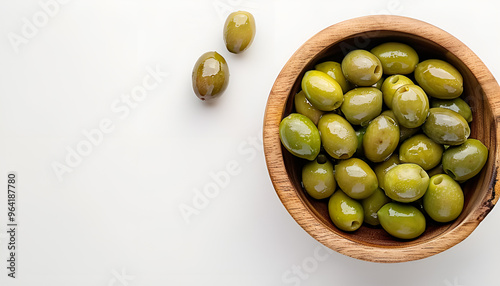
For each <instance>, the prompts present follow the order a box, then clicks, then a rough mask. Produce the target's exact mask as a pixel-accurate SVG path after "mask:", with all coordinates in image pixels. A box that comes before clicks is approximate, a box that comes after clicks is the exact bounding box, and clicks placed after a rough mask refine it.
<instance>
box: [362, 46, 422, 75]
mask: <svg viewBox="0 0 500 286" xmlns="http://www.w3.org/2000/svg"><path fill="white" fill-rule="evenodd" d="M371 52H372V53H373V54H374V55H375V56H377V58H378V59H379V60H380V62H381V63H382V67H383V68H384V73H385V74H389V75H392V74H410V73H412V72H413V71H414V70H415V67H416V65H417V64H418V54H417V52H416V51H415V50H414V49H413V48H412V47H410V46H408V45H406V44H403V43H395V42H389V43H383V44H381V45H378V46H376V47H375V48H373V49H372V50H371Z"/></svg>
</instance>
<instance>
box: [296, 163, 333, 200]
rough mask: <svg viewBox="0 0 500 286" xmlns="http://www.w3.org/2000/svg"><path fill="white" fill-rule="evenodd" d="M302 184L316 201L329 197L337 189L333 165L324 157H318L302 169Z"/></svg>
mask: <svg viewBox="0 0 500 286" xmlns="http://www.w3.org/2000/svg"><path fill="white" fill-rule="evenodd" d="M302 183H303V185H304V189H305V190H306V192H307V193H308V194H309V195H310V196H311V197H313V198H315V199H317V200H321V199H326V198H328V197H330V196H331V195H332V194H333V192H335V189H336V187H337V183H336V182H335V176H334V171H333V164H332V163H331V162H330V161H328V159H327V158H326V156H325V155H322V154H320V155H318V157H317V158H316V160H314V161H312V162H308V163H307V164H305V165H304V167H302Z"/></svg>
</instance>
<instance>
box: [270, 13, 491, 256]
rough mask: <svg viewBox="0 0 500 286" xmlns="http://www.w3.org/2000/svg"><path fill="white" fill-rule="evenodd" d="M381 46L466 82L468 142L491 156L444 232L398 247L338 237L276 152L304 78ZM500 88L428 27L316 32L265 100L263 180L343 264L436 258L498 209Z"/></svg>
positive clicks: (383, 238)
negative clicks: (430, 62)
mask: <svg viewBox="0 0 500 286" xmlns="http://www.w3.org/2000/svg"><path fill="white" fill-rule="evenodd" d="M387 41H399V42H404V43H407V44H409V45H411V46H412V47H414V48H415V49H416V50H417V52H418V54H419V56H420V60H421V61H422V60H425V59H427V58H440V59H443V60H446V61H448V62H450V63H451V64H452V65H454V66H455V67H456V68H457V69H458V70H459V71H460V72H461V74H462V75H463V77H464V96H463V97H464V99H465V100H466V101H467V102H468V103H469V104H470V106H471V108H472V110H473V116H474V119H473V122H472V123H471V130H472V134H471V138H476V139H479V140H481V141H482V142H483V143H484V144H485V145H486V146H487V147H488V149H489V157H488V161H487V165H486V166H485V167H484V169H483V170H482V171H481V173H480V174H479V175H478V176H476V177H475V178H473V179H471V180H469V181H468V182H467V183H466V184H465V185H464V187H463V189H464V194H465V205H464V210H463V212H462V214H461V215H460V217H458V218H457V219H456V220H455V221H454V222H452V223H449V224H437V223H430V224H429V225H428V227H427V230H426V232H425V233H424V234H423V235H422V236H420V237H419V238H417V239H415V240H411V241H403V240H397V239H394V238H392V237H390V236H389V235H387V234H386V233H385V232H384V231H383V230H382V229H380V228H370V227H367V226H363V227H361V228H360V229H359V230H358V231H356V232H354V233H346V232H343V231H340V230H338V229H337V228H336V227H335V226H334V225H333V224H332V222H331V221H330V218H329V216H328V210H327V206H326V202H325V201H317V200H314V199H312V198H310V197H309V196H307V195H306V194H305V192H304V191H303V190H302V187H301V185H300V171H301V166H302V164H303V163H304V162H303V161H302V160H301V159H297V158H295V157H293V156H292V155H290V154H289V153H288V152H287V151H286V150H284V149H283V148H282V146H281V143H280V139H279V134H278V127H279V123H280V122H281V119H282V118H283V117H285V116H286V115H287V114H289V113H290V112H292V109H293V96H294V95H295V94H296V93H297V92H298V91H299V90H300V80H301V78H302V76H303V74H304V73H305V71H307V70H310V69H313V67H314V65H315V64H316V63H319V62H321V61H324V60H335V61H341V59H342V58H343V56H344V55H345V54H346V53H347V52H349V51H350V50H353V49H367V50H369V49H371V48H372V47H374V46H376V45H377V44H380V43H382V42H387ZM499 123H500V87H499V85H498V83H497V81H496V80H495V78H494V77H493V75H492V74H491V73H490V71H489V70H488V69H487V68H486V66H485V65H484V64H483V62H482V61H481V60H480V59H479V58H478V57H477V56H476V55H475V54H474V53H473V52H472V51H471V50H470V49H469V48H468V47H466V46H465V45H464V44H463V43H462V42H460V41H459V40H458V39H456V38H455V37H453V36H452V35H450V34H448V33H447V32H445V31H443V30H441V29H439V28H437V27H435V26H433V25H430V24H428V23H425V22H422V21H419V20H415V19H411V18H406V17H400V16H384V15H382V16H367V17H361V18H356V19H352V20H348V21H344V22H341V23H338V24H335V25H333V26H330V27H328V28H326V29H324V30H323V31H321V32H319V33H318V34H316V35H315V36H313V37H312V38H311V39H309V40H308V41H307V42H306V43H305V44H304V45H302V46H301V47H300V48H299V49H298V50H297V51H296V52H295V53H294V54H293V56H292V57H291V58H290V60H289V61H288V62H287V63H286V65H285V66H284V68H283V69H282V71H281V73H280V74H279V75H278V77H277V79H276V81H275V84H274V86H273V88H272V90H271V92H270V95H269V99H268V102H267V106H266V113H265V118H264V151H265V157H266V162H267V167H268V171H269V175H270V177H271V180H272V183H273V186H274V188H275V190H276V193H277V194H278V196H279V198H280V200H281V201H282V202H283V204H284V206H285V207H286V209H287V210H288V212H289V213H290V214H291V215H292V217H293V218H294V219H295V220H296V221H297V222H298V224H299V225H300V226H301V227H303V228H304V229H305V230H306V231H307V232H308V233H309V234H310V235H311V236H313V237H314V238H315V239H317V240H318V241H320V242H321V243H322V244H324V245H325V246H327V247H329V248H331V249H333V250H335V251H337V252H339V253H342V254H345V255H348V256H351V257H354V258H357V259H361V260H367V261H374V262H403V261H411V260H416V259H422V258H425V257H429V256H431V255H434V254H437V253H440V252H442V251H444V250H446V249H448V248H450V247H452V246H454V245H456V244H457V243H459V242H460V241H462V240H463V239H465V238H466V237H467V236H469V234H470V233H471V232H472V231H473V230H474V229H475V228H476V227H477V226H478V224H479V223H480V222H481V221H482V220H483V219H484V218H485V217H486V215H487V214H488V213H489V212H490V211H491V209H492V208H493V207H494V206H495V204H496V203H497V201H498V199H499V196H500V186H499V184H498V183H497V182H498V178H499V174H498V166H499V163H500V155H499V152H498V142H497V140H498V138H499V133H500V130H499V128H498V125H499Z"/></svg>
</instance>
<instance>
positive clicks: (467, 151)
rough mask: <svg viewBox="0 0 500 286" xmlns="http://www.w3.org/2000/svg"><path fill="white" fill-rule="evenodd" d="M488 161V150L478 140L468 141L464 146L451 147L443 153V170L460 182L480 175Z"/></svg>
mask: <svg viewBox="0 0 500 286" xmlns="http://www.w3.org/2000/svg"><path fill="white" fill-rule="evenodd" d="M487 160H488V148H486V146H484V144H483V143H482V142H481V141H479V140H476V139H467V141H465V142H464V143H463V144H462V145H460V146H455V147H450V148H448V149H447V150H446V151H444V153H443V161H442V162H443V170H444V171H445V172H446V174H448V175H449V176H450V177H452V178H453V179H454V180H457V181H459V182H463V181H466V180H468V179H470V178H472V177H474V176H475V175H477V174H479V172H480V171H481V169H483V167H484V165H485V164H486V161H487Z"/></svg>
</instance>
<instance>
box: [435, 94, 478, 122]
mask: <svg viewBox="0 0 500 286" xmlns="http://www.w3.org/2000/svg"><path fill="white" fill-rule="evenodd" d="M431 107H442V108H446V109H450V110H453V111H455V112H456V113H458V114H460V115H462V117H463V118H464V119H465V120H467V122H469V123H470V122H472V111H471V109H470V106H469V105H468V104H467V103H466V102H465V101H464V100H463V99H461V98H458V97H457V98H455V99H449V100H446V99H435V98H434V99H432V100H431Z"/></svg>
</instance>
